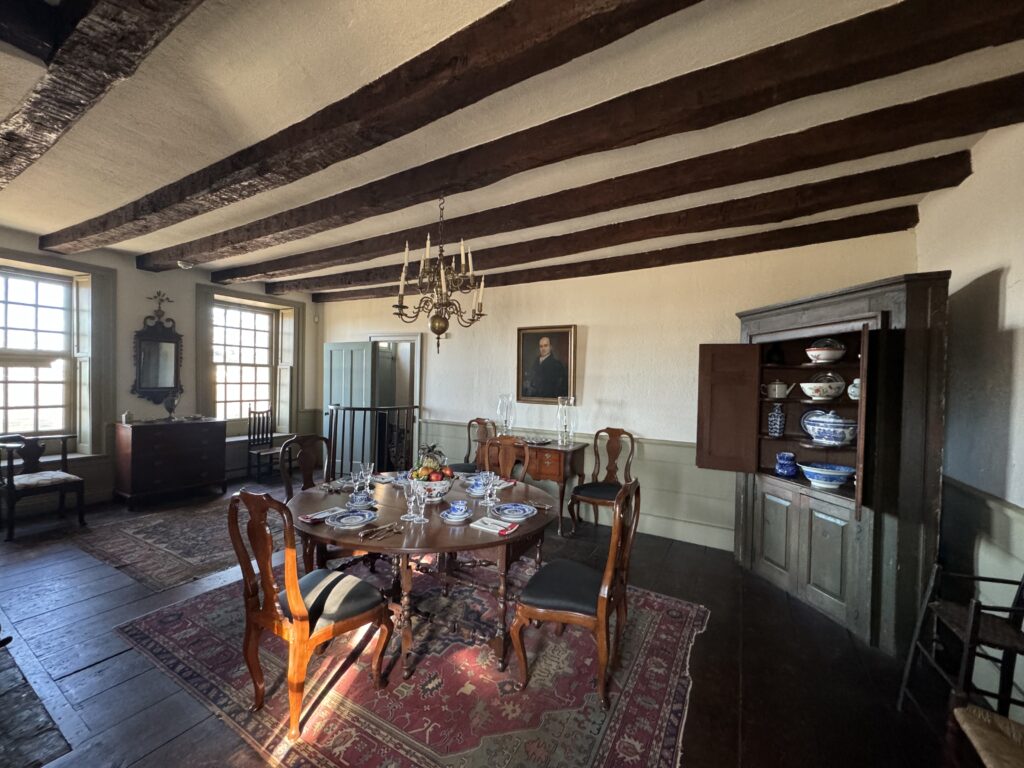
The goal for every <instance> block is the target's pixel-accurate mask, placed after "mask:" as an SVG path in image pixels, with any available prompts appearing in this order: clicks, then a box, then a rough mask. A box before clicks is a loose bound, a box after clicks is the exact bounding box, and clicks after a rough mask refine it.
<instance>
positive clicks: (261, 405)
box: [256, 400, 270, 411]
mask: <svg viewBox="0 0 1024 768" xmlns="http://www.w3.org/2000/svg"><path fill="white" fill-rule="evenodd" d="M256 410H257V411H268V410H270V401H269V400H259V401H257V403H256Z"/></svg>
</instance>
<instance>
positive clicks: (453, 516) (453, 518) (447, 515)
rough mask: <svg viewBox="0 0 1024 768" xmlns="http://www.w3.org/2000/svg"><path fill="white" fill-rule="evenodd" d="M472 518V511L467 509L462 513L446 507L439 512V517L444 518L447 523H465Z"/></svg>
mask: <svg viewBox="0 0 1024 768" xmlns="http://www.w3.org/2000/svg"><path fill="white" fill-rule="evenodd" d="M472 518H473V513H472V512H470V511H469V510H468V509H467V510H466V511H465V512H463V513H459V512H455V511H453V510H451V509H446V510H444V511H443V512H441V519H442V520H444V521H445V522H446V523H448V524H449V525H456V524H458V523H466V522H469V521H470V520H471V519H472Z"/></svg>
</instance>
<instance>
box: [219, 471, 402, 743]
mask: <svg viewBox="0 0 1024 768" xmlns="http://www.w3.org/2000/svg"><path fill="white" fill-rule="evenodd" d="M242 507H244V508H245V509H246V510H247V511H248V517H249V519H248V522H247V523H246V525H245V534H246V537H245V538H246V539H247V540H248V544H249V546H248V547H247V546H246V544H245V541H244V540H243V538H242V527H241V525H240V524H239V510H240V509H241V508H242ZM269 513H274V514H276V515H279V516H280V519H281V522H282V524H283V528H284V588H283V589H282V588H281V586H280V584H279V582H278V574H277V573H276V572H275V571H274V566H273V563H272V562H271V558H272V555H273V552H274V540H273V536H272V534H271V531H270V526H269V525H268V524H267V516H268V514H269ZM228 532H229V534H230V536H231V546H232V547H233V548H234V550H235V554H236V555H237V556H238V564H239V565H240V566H241V568H242V591H243V596H244V598H245V639H244V641H243V645H242V652H243V654H244V656H245V663H246V666H248V668H249V674H250V675H251V676H252V683H253V689H254V692H255V702H254V704H253V710H257V709H260V708H261V707H262V706H263V699H264V695H265V693H266V686H265V684H264V679H263V668H262V666H261V665H260V652H259V642H260V635H261V634H262V633H263V631H264V630H267V631H270V632H273V633H274V634H275V635H277V636H278V637H280V638H281V639H282V640H284V641H285V642H286V643H288V673H287V674H288V712H289V720H288V736H289V738H291V739H297V738H299V733H300V725H299V722H300V720H299V718H300V714H301V711H302V694H303V689H304V688H305V683H306V666H307V665H308V664H309V659H310V656H311V655H312V654H313V651H314V650H315V649H316V648H317V646H319V645H322V644H324V643H327V642H330V641H331V640H332V639H334V638H335V637H337V636H338V635H342V634H345V633H346V632H351V631H352V630H354V629H360V628H361V627H365V626H366V625H368V624H373V625H374V626H376V627H377V631H378V637H377V647H376V648H375V649H374V652H373V659H372V662H371V668H370V676H371V677H372V679H373V684H374V686H376V687H377V688H380V687H381V684H382V683H381V663H382V660H383V658H384V651H385V650H386V648H387V645H388V641H389V640H390V638H391V633H392V631H393V630H394V625H393V624H392V622H391V612H390V610H389V609H388V602H387V600H386V599H385V597H384V596H383V595H382V594H381V593H380V590H378V589H377V588H376V587H374V586H373V585H372V584H369V583H368V582H365V581H363V580H362V579H359V578H357V577H355V576H346V575H345V574H342V573H338V572H336V571H329V570H327V569H324V568H320V569H317V570H315V571H312V572H311V573H307V574H306V575H305V576H303V577H302V578H301V579H300V578H299V567H298V556H297V554H296V552H295V525H294V523H293V521H292V513H291V511H290V510H289V509H288V507H286V506H285V505H284V504H282V503H281V502H279V501H277V500H275V499H272V498H271V497H270V496H269V495H267V494H265V493H264V494H255V493H249V492H247V491H244V490H242V491H239V492H238V493H236V494H235V495H234V496H232V497H231V504H230V505H229V506H228ZM250 548H251V552H250ZM253 560H255V561H256V567H257V569H258V571H259V572H258V573H257V572H256V570H254V569H253V567H252V561H253Z"/></svg>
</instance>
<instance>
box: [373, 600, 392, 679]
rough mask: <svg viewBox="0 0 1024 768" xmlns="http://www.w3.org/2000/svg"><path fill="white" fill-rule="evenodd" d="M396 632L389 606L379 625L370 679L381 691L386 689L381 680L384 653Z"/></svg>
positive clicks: (384, 609)
mask: <svg viewBox="0 0 1024 768" xmlns="http://www.w3.org/2000/svg"><path fill="white" fill-rule="evenodd" d="M394 631H395V625H394V624H393V623H392V622H391V616H390V613H389V611H388V608H387V605H385V606H384V608H383V613H382V615H381V619H380V623H378V624H377V647H376V648H375V649H374V651H373V661H372V663H371V665H370V679H372V680H373V687H374V688H376V689H377V690H380V689H381V688H382V687H384V681H383V680H382V679H381V674H380V673H381V668H382V667H383V664H384V652H385V651H386V650H387V649H388V643H389V642H391V635H392V633H393V632H394Z"/></svg>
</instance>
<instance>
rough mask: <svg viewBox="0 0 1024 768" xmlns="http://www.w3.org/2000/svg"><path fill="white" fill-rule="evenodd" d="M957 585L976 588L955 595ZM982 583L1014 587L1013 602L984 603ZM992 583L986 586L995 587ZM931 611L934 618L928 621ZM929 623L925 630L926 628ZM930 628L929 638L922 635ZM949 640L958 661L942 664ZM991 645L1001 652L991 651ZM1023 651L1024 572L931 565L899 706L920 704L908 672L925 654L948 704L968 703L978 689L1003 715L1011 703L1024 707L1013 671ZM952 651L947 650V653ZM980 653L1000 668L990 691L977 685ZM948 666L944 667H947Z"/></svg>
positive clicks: (901, 689)
mask: <svg viewBox="0 0 1024 768" xmlns="http://www.w3.org/2000/svg"><path fill="white" fill-rule="evenodd" d="M955 585H959V586H961V587H964V586H967V587H970V589H971V590H972V596H971V597H970V598H969V599H968V600H956V599H951V598H950V596H949V594H947V593H948V592H949V590H948V589H946V588H947V587H950V586H955ZM981 585H1003V588H1006V587H1016V590H1015V592H1014V596H1013V600H1012V601H1011V603H1010V604H1009V605H1003V606H998V605H992V604H990V603H982V602H981V600H980V599H979V597H978V594H977V590H978V588H979V586H981ZM992 588H993V587H992V586H989V587H988V589H992ZM929 616H930V617H931V621H929V620H928V619H929ZM926 627H927V633H926ZM925 633H926V636H925V637H922V635H924V634H925ZM948 641H953V642H952V643H951V645H952V649H951V650H953V651H955V652H958V653H957V660H958V666H957V669H956V670H955V671H953V670H952V666H953V664H952V663H950V662H949V661H947V662H946V663H945V665H943V664H942V663H940V661H941V659H940V656H941V655H942V654H941V652H942V651H945V650H946V648H945V645H946V643H947V642H948ZM986 648H987V649H991V650H994V651H997V652H998V655H996V654H993V653H991V652H990V651H989V650H983V649H986ZM1022 654H1024V576H1022V577H1021V579H1020V581H1013V580H1011V579H1000V578H993V577H988V576H974V575H969V574H963V573H949V572H947V571H945V570H944V569H943V568H942V566H941V565H939V564H935V565H934V566H933V567H932V575H931V578H930V579H929V581H928V588H927V589H926V590H925V596H924V600H923V601H922V602H921V609H920V612H919V613H918V617H917V625H916V627H915V629H914V639H913V642H912V644H911V646H910V652H909V653H908V654H907V662H906V666H905V667H904V669H903V682H902V684H901V686H900V695H899V699H898V700H897V702H896V708H897V709H898V710H902V709H903V701H904V699H910V701H912V702H913V703H914V704H915V705H917V704H918V702H917V700H916V699H915V698H914V695H913V693H912V692H911V691H910V676H911V673H912V672H913V669H914V663H915V661H916V660H917V659H918V658H924V659H925V660H926V661H927V662H928V663H929V665H930V666H931V667H932V668H933V669H934V670H935V672H936V673H937V674H938V675H939V676H940V677H941V678H942V680H943V681H944V682H945V683H946V685H948V686H949V688H950V690H951V695H950V705H951V706H957V705H961V704H967V703H969V702H970V700H971V697H972V696H974V695H977V694H981V695H983V696H987V697H990V698H993V699H995V700H996V709H997V711H998V712H999V714H1000V715H1004V716H1005V715H1007V714H1008V713H1009V711H1010V705H1011V704H1016V705H1017V706H1024V699H1021V698H1017V697H1014V695H1013V689H1014V671H1015V669H1016V665H1017V656H1019V655H1022ZM947 655H948V654H947ZM978 658H982V659H985V660H987V661H991V662H993V663H994V664H995V665H996V666H997V667H998V668H999V690H998V691H986V690H984V689H981V688H978V687H976V686H975V685H974V665H975V661H976V660H977V659H978ZM944 666H945V668H944Z"/></svg>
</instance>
